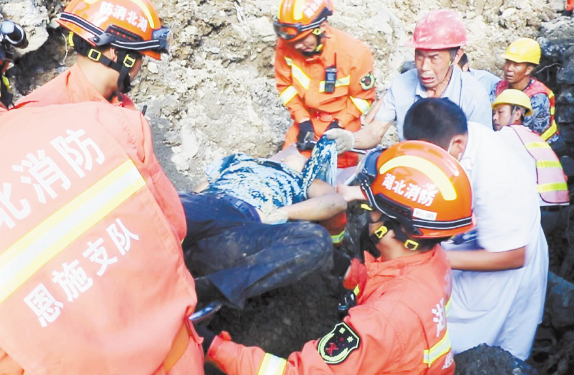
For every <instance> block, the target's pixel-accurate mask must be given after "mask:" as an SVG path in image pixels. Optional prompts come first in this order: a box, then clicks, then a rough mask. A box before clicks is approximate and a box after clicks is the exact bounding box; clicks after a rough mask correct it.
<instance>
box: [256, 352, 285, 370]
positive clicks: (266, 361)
mask: <svg viewBox="0 0 574 375" xmlns="http://www.w3.org/2000/svg"><path fill="white" fill-rule="evenodd" d="M286 366H287V361H286V360H284V359H283V358H279V357H276V356H274V355H273V354H269V353H265V357H263V361H261V367H259V371H257V375H281V374H283V372H285V367H286Z"/></svg>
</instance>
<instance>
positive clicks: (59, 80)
mask: <svg viewBox="0 0 574 375" xmlns="http://www.w3.org/2000/svg"><path fill="white" fill-rule="evenodd" d="M81 102H101V103H108V104H109V102H108V101H107V100H106V99H105V98H104V97H103V96H102V95H101V94H100V93H99V92H98V91H97V90H96V89H95V88H94V87H93V86H92V84H91V83H90V82H89V81H88V80H87V79H86V76H85V75H84V74H83V73H82V71H81V69H80V67H79V66H78V65H76V64H75V65H73V66H72V67H71V68H70V69H69V70H68V71H66V72H65V73H63V74H61V75H59V76H58V77H56V78H54V79H53V80H52V81H50V82H48V83H47V84H45V85H44V86H42V87H40V88H38V89H37V90H34V91H33V92H32V93H31V94H29V95H27V96H25V97H24V98H22V99H20V100H19V101H18V102H17V103H16V107H17V108H21V107H44V106H48V105H51V104H67V103H81ZM114 105H115V106H116V107H125V106H128V107H126V108H130V109H135V107H134V104H133V102H132V101H131V100H130V99H129V98H128V97H127V96H125V95H124V102H119V101H117V102H115V104H114ZM124 116H125V115H124ZM133 116H135V118H134V119H135V122H133V123H130V122H129V121H125V124H126V125H124V126H123V127H119V126H116V127H114V128H113V129H112V134H114V136H115V138H116V139H117V141H118V142H119V143H120V144H121V145H123V146H124V149H125V150H126V152H128V154H130V156H133V157H136V158H141V160H146V165H147V168H148V170H149V171H150V173H151V176H152V179H153V181H154V185H153V186H152V192H153V194H154V196H155V197H156V198H157V201H158V203H159V204H160V206H161V208H162V210H163V212H164V213H165V214H166V216H167V217H168V221H169V223H170V225H172V226H173V228H174V230H175V232H176V233H177V236H178V238H179V239H180V240H181V241H183V239H184V238H185V234H186V232H187V225H186V221H185V214H184V212H183V206H182V205H181V201H180V200H179V197H178V195H177V192H176V190H175V188H174V186H173V185H172V183H171V182H170V181H169V179H168V178H167V176H166V175H165V173H164V172H163V170H162V168H161V166H160V164H159V162H158V160H157V159H156V157H155V154H154V153H153V143H152V137H151V130H150V126H149V124H148V122H147V120H146V119H145V118H144V117H143V116H141V115H140V114H139V112H136V114H133ZM134 124H138V125H137V126H135V125H134ZM134 142H135V143H134ZM134 144H135V145H138V146H137V147H135V146H134ZM156 187H157V188H156Z"/></svg>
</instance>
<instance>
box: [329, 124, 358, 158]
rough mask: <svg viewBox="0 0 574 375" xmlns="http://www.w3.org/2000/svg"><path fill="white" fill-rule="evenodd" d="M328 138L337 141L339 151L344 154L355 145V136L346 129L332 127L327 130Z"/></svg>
mask: <svg viewBox="0 0 574 375" xmlns="http://www.w3.org/2000/svg"><path fill="white" fill-rule="evenodd" d="M325 136H326V137H327V138H328V139H332V140H334V141H335V142H337V153H339V154H342V153H343V152H347V151H349V150H350V149H352V148H353V147H355V136H354V135H353V133H352V132H350V131H348V130H345V129H331V130H327V131H326V132H325Z"/></svg>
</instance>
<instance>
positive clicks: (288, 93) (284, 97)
mask: <svg viewBox="0 0 574 375" xmlns="http://www.w3.org/2000/svg"><path fill="white" fill-rule="evenodd" d="M295 96H297V89H296V88H295V87H293V86H289V87H287V88H286V89H285V90H283V92H282V93H281V95H279V98H280V99H281V103H283V105H287V103H289V102H290V101H291V99H293V98H294V97H295Z"/></svg>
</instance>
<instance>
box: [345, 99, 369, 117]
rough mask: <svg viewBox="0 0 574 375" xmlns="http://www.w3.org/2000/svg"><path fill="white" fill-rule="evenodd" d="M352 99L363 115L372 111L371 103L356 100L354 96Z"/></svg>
mask: <svg viewBox="0 0 574 375" xmlns="http://www.w3.org/2000/svg"><path fill="white" fill-rule="evenodd" d="M350 98H351V101H352V102H353V104H354V105H355V107H357V109H358V110H359V111H361V113H362V114H365V113H367V112H369V110H370V109H371V103H369V102H368V101H367V100H365V99H359V98H354V97H352V96H350Z"/></svg>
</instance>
